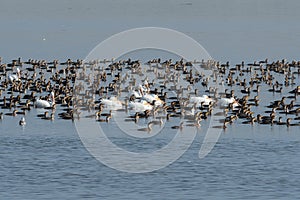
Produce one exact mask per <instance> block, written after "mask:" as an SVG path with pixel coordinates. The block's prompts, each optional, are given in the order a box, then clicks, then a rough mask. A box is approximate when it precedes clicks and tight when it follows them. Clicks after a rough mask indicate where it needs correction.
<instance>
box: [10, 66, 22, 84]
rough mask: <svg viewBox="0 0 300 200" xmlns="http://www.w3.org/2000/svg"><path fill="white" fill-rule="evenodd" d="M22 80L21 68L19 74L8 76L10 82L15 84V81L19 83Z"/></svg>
mask: <svg viewBox="0 0 300 200" xmlns="http://www.w3.org/2000/svg"><path fill="white" fill-rule="evenodd" d="M20 78H21V71H20V69H19V68H17V73H16V74H11V75H9V76H8V80H9V81H10V82H13V81H14V80H15V81H19V80H20Z"/></svg>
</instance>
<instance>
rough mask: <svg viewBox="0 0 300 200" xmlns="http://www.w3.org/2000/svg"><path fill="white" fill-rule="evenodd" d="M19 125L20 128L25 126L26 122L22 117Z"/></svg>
mask: <svg viewBox="0 0 300 200" xmlns="http://www.w3.org/2000/svg"><path fill="white" fill-rule="evenodd" d="M19 125H20V126H25V125H26V121H25V118H24V117H22V118H21V120H20V121H19Z"/></svg>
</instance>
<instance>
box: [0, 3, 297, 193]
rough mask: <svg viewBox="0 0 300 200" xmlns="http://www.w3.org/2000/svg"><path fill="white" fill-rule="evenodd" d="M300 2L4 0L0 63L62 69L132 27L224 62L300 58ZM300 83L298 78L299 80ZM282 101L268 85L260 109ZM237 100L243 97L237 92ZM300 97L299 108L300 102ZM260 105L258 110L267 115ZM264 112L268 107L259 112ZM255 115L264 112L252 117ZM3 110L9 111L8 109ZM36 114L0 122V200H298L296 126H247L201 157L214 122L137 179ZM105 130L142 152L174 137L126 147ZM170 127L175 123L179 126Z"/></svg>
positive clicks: (231, 129) (232, 129) (63, 126)
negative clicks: (165, 32)
mask: <svg viewBox="0 0 300 200" xmlns="http://www.w3.org/2000/svg"><path fill="white" fill-rule="evenodd" d="M299 8H300V3H299V2H298V1H284V2H283V1H263V2H260V1H226V2H225V1H217V0H215V1H209V2H204V1H179V0H177V1H164V2H160V1H153V2H152V1H151V2H140V1H129V0H126V1H113V2H102V1H89V2H88V3H84V4H83V3H82V2H81V1H60V2H35V1H31V0H30V1H26V2H25V1H3V2H2V3H1V7H0V25H1V27H2V29H1V37H0V46H1V47H0V56H2V57H3V62H10V61H11V60H12V59H16V58H18V57H22V58H23V60H27V59H29V58H33V59H46V60H49V61H50V60H53V59H56V58H57V59H59V60H61V61H63V60H67V59H68V58H71V59H77V58H81V59H83V58H85V57H86V56H87V54H88V53H89V52H90V51H91V50H92V49H93V48H94V47H95V46H96V45H97V44H98V43H100V42H101V41H102V40H104V39H106V38H107V37H109V36H111V35H112V34H115V33H118V32H120V31H124V30H127V29H130V28H136V27H144V26H158V27H166V28H171V29H175V30H178V31H181V32H183V33H185V34H187V35H188V36H190V37H192V38H194V39H195V40H197V41H198V42H199V43H200V44H202V45H203V46H204V48H205V49H206V50H207V51H208V52H209V53H210V55H211V56H212V57H213V58H214V59H216V60H220V61H222V62H226V61H230V63H232V64H235V63H240V62H241V61H242V60H245V62H246V63H247V62H253V61H254V60H258V61H259V60H264V59H265V58H269V60H271V61H273V60H277V59H282V58H286V59H287V60H289V61H291V60H292V59H296V60H299V50H300V46H299V44H300V28H299V27H298V26H297V21H298V19H299V17H300V16H299V15H300V14H299V12H298V10H299ZM297 84H298V85H299V77H297ZM293 88H294V86H289V87H287V88H284V92H283V93H282V94H279V93H275V94H273V93H270V92H267V91H266V90H267V89H269V88H267V87H263V88H262V89H261V90H262V91H261V94H260V97H261V99H262V102H261V104H262V105H263V106H266V105H269V102H270V101H272V100H280V99H281V98H282V96H286V95H287V94H288V91H290V90H292V89H293ZM237 95H238V96H240V95H241V94H240V93H237ZM299 103H300V102H299V98H298V100H297V101H296V104H299ZM263 106H262V107H263ZM263 109H264V110H267V108H265V107H263ZM254 111H255V112H263V111H262V110H258V109H254ZM3 112H7V111H3ZM42 112H44V110H37V109H33V110H31V111H30V112H29V113H28V115H27V116H26V121H27V125H26V126H24V127H21V126H19V125H18V120H19V118H17V119H16V118H13V117H8V116H5V117H4V119H3V120H2V121H1V122H0V169H1V170H0V180H1V181H0V198H1V199H54V198H59V199H83V198H90V199H100V198H101V199H298V198H299V196H300V192H299V190H298V188H299V184H300V181H299V180H300V170H299V167H298V166H299V165H300V160H299V157H298V156H299V154H300V153H299V152H300V135H299V133H300V132H299V131H300V129H299V127H290V128H288V127H286V126H270V125H258V124H256V125H254V126H251V125H244V124H242V122H241V121H237V122H236V123H233V124H232V125H229V126H228V128H227V129H226V131H224V132H222V134H221V137H220V139H219V140H218V142H217V144H216V145H215V147H214V149H213V150H212V151H211V152H210V153H209V154H208V156H206V157H205V158H204V159H199V157H198V152H199V149H200V147H201V144H202V142H203V138H204V136H205V133H206V132H205V130H206V129H207V126H208V123H209V122H206V121H204V122H203V123H202V122H201V123H202V127H201V129H200V130H199V131H198V133H197V135H196V138H195V140H194V142H193V143H192V145H191V147H190V148H189V149H188V150H187V151H186V152H185V153H184V154H183V156H182V157H180V158H179V159H178V160H176V161H175V162H174V163H172V164H171V165H169V166H167V167H166V168H163V169H160V170H157V171H153V172H149V173H141V174H132V173H126V172H120V171H118V170H115V169H111V168H109V167H107V166H105V165H103V164H102V163H100V162H99V161H98V160H96V159H95V158H94V157H93V156H91V154H90V153H89V152H88V151H87V150H86V149H85V148H84V146H83V144H82V142H81V140H80V138H79V136H78V134H77V132H76V128H75V125H74V123H73V122H71V121H65V120H61V119H58V118H57V117H56V119H55V120H54V121H53V122H51V121H44V120H40V119H37V117H36V115H37V114H40V113H42ZM115 124H116V123H115V121H114V120H112V121H111V122H110V124H109V125H106V124H104V125H103V128H104V129H106V130H108V131H110V133H111V135H110V139H112V141H114V142H115V143H116V144H118V145H120V146H122V147H124V148H129V149H130V150H132V151H137V152H138V151H139V150H141V147H143V146H145V147H147V148H150V147H151V145H153V148H158V147H161V146H163V145H165V144H166V143H167V142H168V141H169V140H170V137H171V136H173V135H174V132H172V131H167V133H166V135H165V136H164V135H163V136H160V137H153V138H152V139H151V141H150V142H149V140H144V141H143V140H140V141H139V143H138V144H131V143H128V137H127V136H122V135H121V136H120V135H119V134H118V132H116V131H115V128H114V127H115ZM171 125H176V122H174V123H173V124H172V123H171Z"/></svg>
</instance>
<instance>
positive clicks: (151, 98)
mask: <svg viewBox="0 0 300 200" xmlns="http://www.w3.org/2000/svg"><path fill="white" fill-rule="evenodd" d="M142 99H143V100H146V101H147V102H148V103H152V102H153V101H155V103H154V104H155V105H156V106H161V105H162V104H163V103H164V102H163V101H162V100H161V99H160V98H159V97H158V96H157V95H156V94H145V95H143V96H142Z"/></svg>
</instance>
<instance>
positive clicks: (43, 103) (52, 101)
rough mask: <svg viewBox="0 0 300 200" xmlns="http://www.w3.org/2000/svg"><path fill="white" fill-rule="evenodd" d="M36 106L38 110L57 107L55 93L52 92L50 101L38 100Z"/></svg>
mask: <svg viewBox="0 0 300 200" xmlns="http://www.w3.org/2000/svg"><path fill="white" fill-rule="evenodd" d="M34 105H35V107H36V108H50V107H52V106H53V105H55V96H54V92H53V91H52V92H51V93H50V101H48V100H42V99H38V100H36V101H35V104H34Z"/></svg>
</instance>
